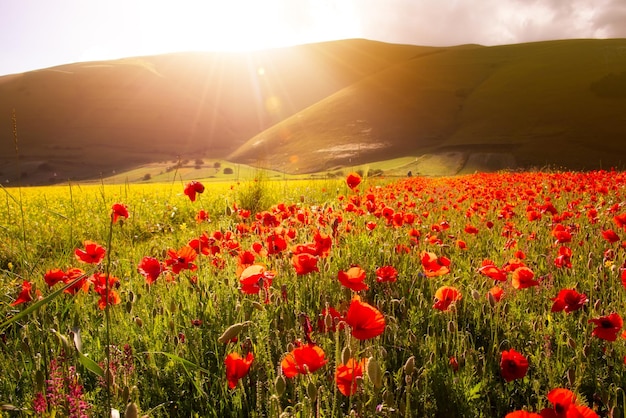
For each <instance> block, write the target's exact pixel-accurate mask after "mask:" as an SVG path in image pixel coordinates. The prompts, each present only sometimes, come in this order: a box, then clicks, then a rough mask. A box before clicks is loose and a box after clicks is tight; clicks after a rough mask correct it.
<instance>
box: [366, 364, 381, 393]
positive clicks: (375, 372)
mask: <svg viewBox="0 0 626 418" xmlns="http://www.w3.org/2000/svg"><path fill="white" fill-rule="evenodd" d="M367 376H368V377H369V378H370V380H371V381H372V383H373V384H374V387H375V388H377V389H378V388H380V387H381V386H382V385H383V373H382V370H381V369H380V365H379V364H378V362H377V361H376V359H375V358H374V357H370V358H368V359H367Z"/></svg>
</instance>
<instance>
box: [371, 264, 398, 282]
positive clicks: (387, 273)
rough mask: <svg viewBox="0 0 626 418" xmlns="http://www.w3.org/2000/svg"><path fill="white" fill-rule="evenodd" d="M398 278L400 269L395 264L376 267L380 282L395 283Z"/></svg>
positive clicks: (377, 278)
mask: <svg viewBox="0 0 626 418" xmlns="http://www.w3.org/2000/svg"><path fill="white" fill-rule="evenodd" d="M396 280H398V270H396V268H395V267H393V266H382V267H379V268H377V269H376V281H377V282H378V283H394V282H395V281H396Z"/></svg>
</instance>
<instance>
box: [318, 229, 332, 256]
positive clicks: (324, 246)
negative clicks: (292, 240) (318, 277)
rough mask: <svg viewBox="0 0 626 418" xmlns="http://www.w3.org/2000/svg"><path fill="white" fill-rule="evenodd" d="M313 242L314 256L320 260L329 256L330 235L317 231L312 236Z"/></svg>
mask: <svg viewBox="0 0 626 418" xmlns="http://www.w3.org/2000/svg"><path fill="white" fill-rule="evenodd" d="M313 242H314V243H315V252H316V255H318V256H320V257H322V258H326V257H328V256H329V255H330V249H331V247H332V245H333V239H332V237H331V236H330V235H328V234H323V233H321V232H320V231H317V232H315V234H314V235H313Z"/></svg>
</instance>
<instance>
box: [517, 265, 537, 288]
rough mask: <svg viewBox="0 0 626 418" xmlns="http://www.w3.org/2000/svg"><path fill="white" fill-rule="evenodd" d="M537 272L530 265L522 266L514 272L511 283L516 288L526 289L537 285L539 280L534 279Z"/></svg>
mask: <svg viewBox="0 0 626 418" xmlns="http://www.w3.org/2000/svg"><path fill="white" fill-rule="evenodd" d="M534 277H535V273H533V271H532V270H531V269H529V268H528V267H520V268H517V269H515V271H514V272H513V276H512V280H511V284H512V285H513V287H514V288H515V289H526V288H528V287H532V286H537V285H539V282H538V281H537V280H534Z"/></svg>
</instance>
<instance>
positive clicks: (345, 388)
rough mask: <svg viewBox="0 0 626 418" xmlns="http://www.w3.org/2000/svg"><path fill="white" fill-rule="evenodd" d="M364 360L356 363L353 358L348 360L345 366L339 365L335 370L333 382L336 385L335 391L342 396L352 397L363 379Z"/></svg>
mask: <svg viewBox="0 0 626 418" xmlns="http://www.w3.org/2000/svg"><path fill="white" fill-rule="evenodd" d="M366 362H367V360H366V359H361V361H357V360H355V359H353V358H351V359H348V361H347V362H346V364H343V363H340V364H338V365H337V369H336V370H335V382H336V383H337V389H339V392H341V393H342V394H343V395H344V396H352V395H354V394H355V393H356V391H357V389H358V382H359V380H360V379H362V378H363V368H364V367H365V363H366Z"/></svg>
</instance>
